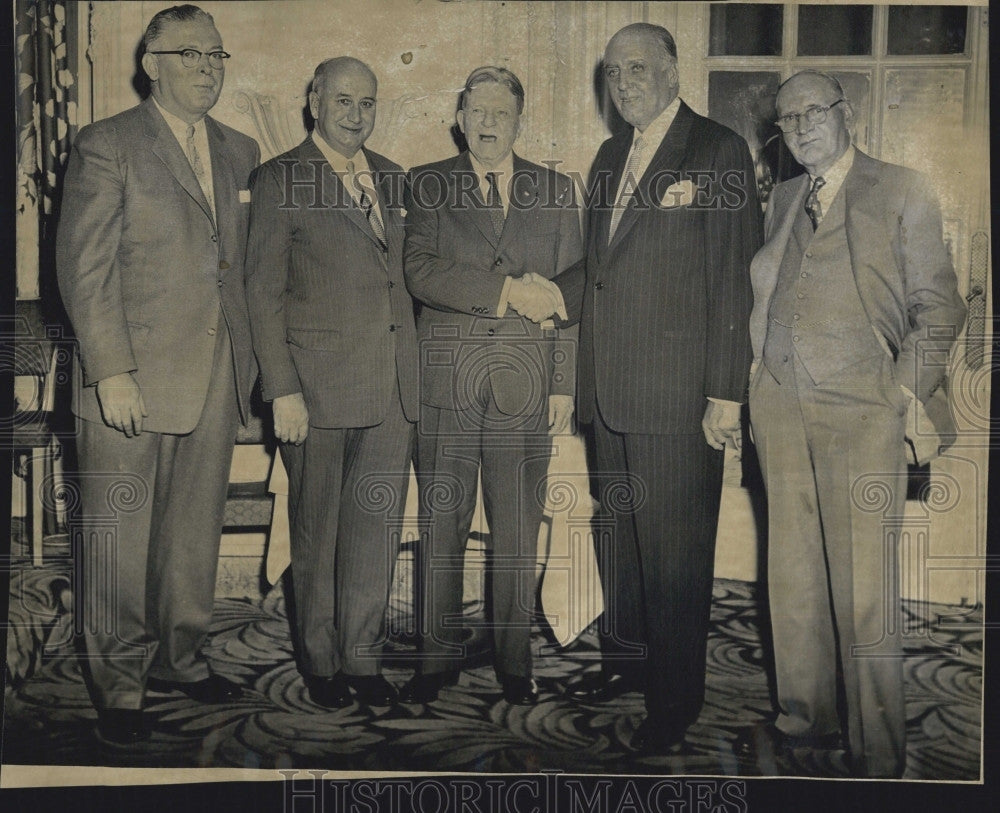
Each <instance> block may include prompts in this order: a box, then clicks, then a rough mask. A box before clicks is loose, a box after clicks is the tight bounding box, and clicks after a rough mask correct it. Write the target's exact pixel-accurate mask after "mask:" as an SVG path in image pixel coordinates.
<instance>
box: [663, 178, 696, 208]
mask: <svg viewBox="0 0 1000 813" xmlns="http://www.w3.org/2000/svg"><path fill="white" fill-rule="evenodd" d="M693 202H694V182H693V181H690V180H683V181H678V182H677V183H672V184H670V186H668V187H667V191H666V192H664V193H663V197H662V198H661V199H660V206H662V207H664V208H665V209H670V208H673V207H676V206H689V205H690V204H691V203H693Z"/></svg>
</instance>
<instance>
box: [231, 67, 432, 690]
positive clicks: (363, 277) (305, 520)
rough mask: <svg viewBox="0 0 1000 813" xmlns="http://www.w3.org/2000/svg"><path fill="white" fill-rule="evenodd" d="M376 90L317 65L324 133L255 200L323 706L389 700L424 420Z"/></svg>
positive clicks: (259, 179)
mask: <svg viewBox="0 0 1000 813" xmlns="http://www.w3.org/2000/svg"><path fill="white" fill-rule="evenodd" d="M376 91H377V82H376V79H375V75H374V74H373V73H372V71H371V69H370V68H369V67H368V66H367V65H365V64H364V63H362V62H359V61H358V60H356V59H353V58H351V57H337V58H334V59H329V60H326V61H325V62H323V63H321V64H320V65H319V66H318V67H317V68H316V72H315V76H314V79H313V84H312V90H311V92H310V94H309V110H310V112H311V114H312V117H313V119H314V120H315V129H314V130H313V132H312V134H311V135H310V136H309V137H308V138H306V140H305V141H304V142H302V144H300V145H299V146H297V147H295V148H294V149H292V150H290V151H289V152H287V153H285V154H284V155H280V156H278V157H277V158H274V159H272V160H270V161H268V162H267V163H265V164H264V165H263V166H262V167H261V168H260V169H259V170H258V171H257V172H256V173H255V174H254V178H253V180H252V183H251V189H252V192H253V204H252V220H251V227H250V241H249V246H248V249H247V299H248V302H249V306H250V320H251V327H252V330H253V345H254V349H255V350H256V353H257V358H258V360H259V362H260V370H261V383H262V387H263V394H264V398H265V400H268V401H272V402H273V410H274V430H275V434H276V435H277V437H278V440H279V441H280V442H281V443H280V447H279V448H280V451H281V457H282V460H283V461H284V464H285V467H286V469H287V470H288V513H289V522H290V533H291V559H292V584H293V588H294V607H295V612H294V623H293V629H294V632H295V636H296V642H297V644H298V657H299V664H300V669H301V671H302V673H303V677H304V679H305V682H306V686H307V688H308V690H309V694H310V696H311V697H312V699H313V700H314V701H315V702H316V703H318V704H319V705H321V706H325V707H342V706H347V705H350V703H351V702H352V699H351V690H353V691H354V693H355V694H356V695H357V698H358V700H359V701H360V702H362V703H366V704H369V705H388V704H391V703H394V702H395V701H396V698H397V693H396V690H395V688H394V687H393V686H392V685H391V684H390V683H389V682H388V681H386V680H385V678H384V677H383V676H382V675H381V672H380V668H381V666H380V663H381V662H380V652H381V647H382V643H383V639H384V633H385V608H386V605H387V602H388V600H389V589H390V586H391V583H392V574H393V569H394V566H395V562H396V556H397V553H398V548H399V522H400V521H401V516H402V511H403V506H404V503H405V497H406V487H407V479H408V477H409V466H410V457H411V453H412V440H413V421H414V420H416V417H417V353H416V336H415V328H414V322H413V303H412V300H411V299H410V296H409V294H408V293H407V292H406V286H405V283H404V280H403V221H402V217H401V215H400V210H399V205H400V199H401V196H402V192H401V188H402V180H403V174H402V169H401V168H400V167H399V166H398V165H396V164H394V163H393V162H391V161H389V160H388V159H387V158H385V157H383V156H381V155H379V154H378V153H375V152H372V151H371V150H368V149H367V148H365V147H364V143H365V141H366V140H367V138H368V136H369V135H371V132H372V128H373V127H374V125H375V111H376Z"/></svg>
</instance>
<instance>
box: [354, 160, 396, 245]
mask: <svg viewBox="0 0 1000 813" xmlns="http://www.w3.org/2000/svg"><path fill="white" fill-rule="evenodd" d="M347 174H348V175H349V176H350V183H351V187H352V188H354V189H357V190H358V191H359V192H360V195H359V196H358V205H360V206H361V211H362V212H364V213H365V217H366V218H367V219H368V225H369V226H371V229H372V232H374V234H375V239H376V240H378V244H379V245H380V246H381V247H382V251H388V250H389V246H388V243H386V239H385V227H384V226H383V225H382V218H380V217H379V216H378V211H377V210H376V209H375V205H374V204H373V203H372V199H371V198H370V197H369V196H368V193H367V192H366V191H365V188H364V186H363V185H361V184H360V183H358V184H355V175H354V162H353V161H348V162H347Z"/></svg>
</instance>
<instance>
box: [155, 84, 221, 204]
mask: <svg viewBox="0 0 1000 813" xmlns="http://www.w3.org/2000/svg"><path fill="white" fill-rule="evenodd" d="M145 105H146V113H147V119H146V136H147V138H150V139H152V142H153V143H152V145H151V151H152V153H153V154H154V155H155V156H156V157H157V158H159V159H160V160H161V161H162V162H163V163H164V164H165V165H166V167H167V169H168V170H170V173H171V174H172V175H173V176H174V178H176V179H177V182H178V183H179V184H180V185H181V186H182V187H183V188H184V191H186V192H187V193H188V194H189V195H190V196H191V197H192V199H193V200H194V202H195V203H197V204H198V205H199V206H200V207H201V208H202V211H204V212H205V214H206V216H207V217H208V218H209V220H211V221H212V222H213V223H214V222H215V216H214V214H213V213H212V208H211V206H209V204H208V199H207V198H206V197H205V193H204V192H202V190H201V184H199V183H198V179H197V178H196V177H195V174H194V170H193V169H192V168H191V162H190V161H188V158H187V156H186V155H185V154H184V151H183V150H182V149H181V145H180V144H179V143H178V142H177V138H176V137H175V136H174V134H173V132H172V131H171V129H170V127H169V126H168V125H167V122H166V120H165V119H164V118H163V116H162V115H160V111H159V110H157V109H156V103H155V102H154V101H153V97H152V96H150V97H149V98H148V99H147V100H146V102H145ZM206 126H207V125H206ZM212 160H213V162H214V160H215V155H213V156H212ZM213 175H214V171H213Z"/></svg>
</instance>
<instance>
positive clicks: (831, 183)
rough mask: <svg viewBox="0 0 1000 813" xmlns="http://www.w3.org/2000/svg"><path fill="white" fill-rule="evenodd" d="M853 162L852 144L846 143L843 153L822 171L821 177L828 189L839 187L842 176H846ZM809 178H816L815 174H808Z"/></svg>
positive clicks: (842, 179) (842, 180)
mask: <svg viewBox="0 0 1000 813" xmlns="http://www.w3.org/2000/svg"><path fill="white" fill-rule="evenodd" d="M853 164H854V145H853V144H848V145H847V149H846V150H844V154H843V155H841V156H840V158H838V159H837V160H836V161H834V162H833V166H832V167H830V168H829V169H828V170H827V171H826V172H824V173H823V175H822V178H823V180H824V181H825V182H826V186H827V188H829V189H839V188H840V185H841V184H842V183H843V182H844V178H846V177H847V173H848V172H850V171H851V166H852V165H853ZM809 179H810V180H813V181H814V180H816V176H815V175H813V174H811V173H810V175H809Z"/></svg>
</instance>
